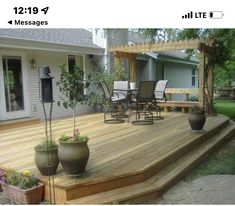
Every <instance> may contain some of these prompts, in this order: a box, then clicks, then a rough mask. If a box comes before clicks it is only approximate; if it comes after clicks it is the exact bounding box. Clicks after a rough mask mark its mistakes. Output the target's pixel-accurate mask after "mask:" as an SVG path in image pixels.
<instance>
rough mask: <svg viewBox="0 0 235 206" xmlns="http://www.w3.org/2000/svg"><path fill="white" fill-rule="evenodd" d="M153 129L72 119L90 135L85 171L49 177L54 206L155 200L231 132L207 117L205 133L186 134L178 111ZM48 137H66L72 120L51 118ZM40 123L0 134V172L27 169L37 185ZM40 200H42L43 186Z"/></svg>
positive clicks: (222, 120)
mask: <svg viewBox="0 0 235 206" xmlns="http://www.w3.org/2000/svg"><path fill="white" fill-rule="evenodd" d="M163 116H164V117H165V119H164V120H158V121H155V123H154V124H153V125H145V126H135V125H132V124H130V123H122V124H105V123H104V122H103V114H90V115H85V116H82V117H78V119H77V120H78V125H79V129H80V131H81V133H82V134H86V135H88V136H89V137H90V140H89V148H90V159H89V162H88V165H87V169H86V172H85V173H84V174H83V175H82V176H80V177H76V178H75V177H69V176H68V175H66V174H65V173H64V172H63V171H62V168H61V166H59V169H58V172H57V175H56V176H55V185H56V189H55V191H56V203H59V204H64V203H67V204H102V203H113V202H119V203H122V202H129V201H132V202H141V201H143V200H145V198H150V197H152V196H154V197H155V196H157V195H159V194H160V193H161V191H163V190H165V189H167V188H168V187H169V186H171V185H172V184H173V183H174V182H175V181H177V180H179V179H180V178H181V177H182V176H183V175H185V174H186V173H187V172H188V171H189V169H191V168H192V167H193V166H194V165H195V164H197V163H198V162H199V161H200V160H201V159H203V158H205V157H206V155H208V154H209V153H210V152H211V151H212V150H213V149H214V148H215V147H217V146H219V145H220V144H221V143H222V142H223V141H224V140H225V139H228V138H230V137H231V136H232V135H234V134H235V125H234V123H232V122H230V121H229V119H228V118H227V117H225V116H223V115H218V116H208V117H207V121H206V125H205V132H204V133H192V132H191V131H190V128H189V125H188V122H187V116H186V114H183V113H173V112H171V113H163ZM52 129H53V136H54V138H55V139H58V138H59V137H60V135H61V134H62V133H67V134H71V132H72V119H71V118H66V119H60V120H54V121H53V123H52ZM43 135H44V124H43V123H39V124H34V125H32V126H28V125H27V126H22V127H20V128H15V129H8V130H2V131H0V141H1V143H0V168H5V169H8V168H13V169H16V170H23V169H30V170H31V171H32V172H33V173H35V174H36V175H37V176H38V177H39V178H40V180H41V181H42V182H45V183H46V182H47V180H48V178H47V177H44V176H41V175H40V174H39V173H38V171H37V169H36V167H35V164H34V149H33V148H34V146H35V145H36V144H37V143H39V142H40V139H42V137H43ZM45 198H48V191H47V187H46V194H45Z"/></svg>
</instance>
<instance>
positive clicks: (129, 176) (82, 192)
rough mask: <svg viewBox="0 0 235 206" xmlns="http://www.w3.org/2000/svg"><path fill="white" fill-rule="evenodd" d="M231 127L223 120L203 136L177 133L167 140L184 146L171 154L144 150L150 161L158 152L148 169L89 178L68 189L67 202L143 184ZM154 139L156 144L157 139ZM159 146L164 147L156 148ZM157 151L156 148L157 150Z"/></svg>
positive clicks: (226, 119) (188, 132)
mask: <svg viewBox="0 0 235 206" xmlns="http://www.w3.org/2000/svg"><path fill="white" fill-rule="evenodd" d="M228 124H229V118H223V119H222V120H219V121H218V122H216V123H215V124H209V125H207V126H206V132H205V133H202V134H201V133H200V134H197V133H192V134H191V133H190V129H189V128H184V129H183V130H180V131H177V132H176V133H172V134H170V136H169V137H165V138H169V142H172V141H173V140H174V139H176V138H178V139H179V140H180V141H179V142H181V143H180V145H177V146H176V145H172V146H171V149H168V150H161V148H159V149H158V150H156V149H155V150H152V152H151V153H150V152H149V153H148V154H146V151H145V150H143V155H144V154H145V158H147V159H149V155H151V156H153V155H154V154H155V153H154V152H156V151H157V153H156V154H155V155H154V157H155V158H154V159H153V158H151V161H149V162H148V163H145V164H144V165H143V164H142V166H140V165H141V164H138V166H139V168H138V169H136V170H135V171H132V170H130V171H129V172H127V171H126V170H125V172H124V173H119V174H118V175H112V174H111V175H110V176H98V177H91V178H89V177H88V178H86V182H85V184H84V183H83V182H82V181H80V182H78V183H76V184H74V185H73V186H68V187H64V189H65V190H66V192H67V194H68V195H67V200H68V201H69V200H73V199H75V198H81V197H83V196H89V195H93V194H96V193H101V192H105V191H110V190H113V189H117V188H121V187H125V186H129V185H133V184H136V183H140V182H143V181H145V180H147V179H148V178H150V177H152V176H153V175H155V174H156V173H157V172H159V171H160V170H162V168H164V167H166V166H167V165H169V164H171V163H172V162H174V161H176V160H177V159H178V158H180V157H181V156H182V155H184V154H185V153H187V152H189V151H191V150H192V149H193V148H195V147H196V146H197V145H198V144H201V143H202V142H204V141H206V140H207V139H208V138H210V137H211V136H213V135H214V134H216V133H218V132H219V131H220V130H222V129H223V128H225V127H226V126H227V125H228ZM189 137H191V138H189ZM152 139H153V140H154V136H153V138H152ZM159 145H160V144H158V145H156V146H159ZM142 146H143V145H142ZM153 148H156V147H154V146H153ZM140 152H141V151H139V153H138V154H140ZM153 153H154V154H153ZM129 154H130V153H129ZM139 157H140V158H141V157H143V156H141V155H140V156H139ZM136 161H137V162H138V160H137V159H135V160H134V159H133V158H132V163H134V162H136ZM130 164H131V163H130ZM129 168H130V169H132V168H133V165H129Z"/></svg>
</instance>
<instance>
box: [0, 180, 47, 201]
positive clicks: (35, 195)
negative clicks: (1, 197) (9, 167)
mask: <svg viewBox="0 0 235 206" xmlns="http://www.w3.org/2000/svg"><path fill="white" fill-rule="evenodd" d="M1 184H2V188H3V191H4V193H5V196H6V198H7V199H9V200H11V202H12V203H14V204H24V205H25V204H39V203H40V202H42V200H43V190H44V184H41V183H39V185H38V186H36V187H33V188H30V189H26V190H23V189H20V188H19V187H16V186H13V185H8V184H6V183H4V182H1Z"/></svg>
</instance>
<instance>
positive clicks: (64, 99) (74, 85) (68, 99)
mask: <svg viewBox="0 0 235 206" xmlns="http://www.w3.org/2000/svg"><path fill="white" fill-rule="evenodd" d="M60 69H61V76H60V80H59V81H58V82H56V84H57V86H59V90H60V92H61V94H62V96H60V101H58V102H57V103H58V106H60V105H61V104H62V105H63V107H64V108H66V109H67V108H71V109H72V110H73V128H74V130H73V131H75V126H76V122H75V114H76V106H77V104H78V103H79V102H81V103H83V102H85V101H86V100H87V98H86V95H84V89H85V88H88V87H89V86H90V80H91V75H87V77H85V73H84V71H83V70H82V69H80V67H79V66H78V65H75V66H74V69H73V71H72V72H69V71H67V70H66V69H65V65H64V64H63V65H61V66H60ZM74 134H75V133H74ZM74 140H75V136H74Z"/></svg>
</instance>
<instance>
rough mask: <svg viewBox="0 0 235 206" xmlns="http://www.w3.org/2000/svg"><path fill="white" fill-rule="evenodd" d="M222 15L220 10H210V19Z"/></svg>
mask: <svg viewBox="0 0 235 206" xmlns="http://www.w3.org/2000/svg"><path fill="white" fill-rule="evenodd" d="M223 16H224V13H223V12H222V11H210V12H209V17H210V18H211V19H222V18H223Z"/></svg>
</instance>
